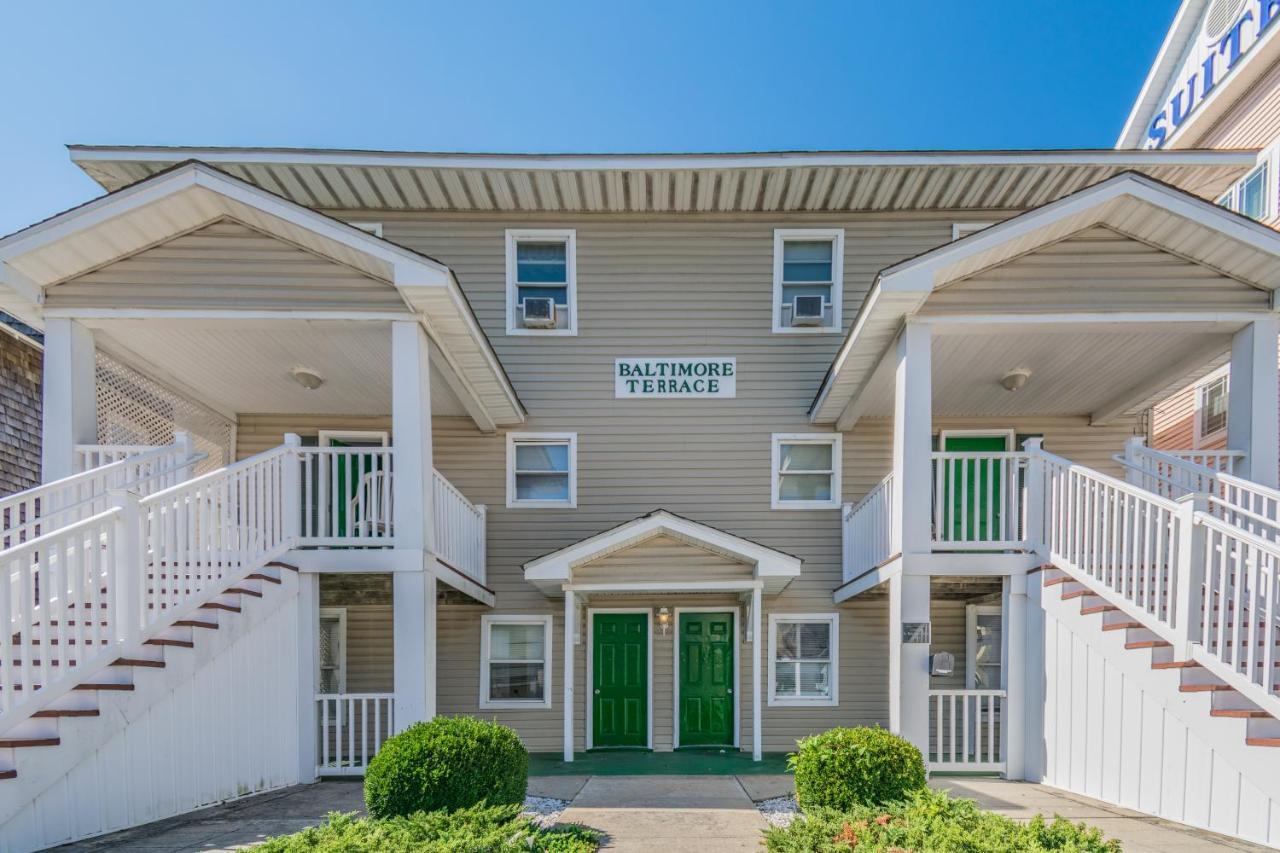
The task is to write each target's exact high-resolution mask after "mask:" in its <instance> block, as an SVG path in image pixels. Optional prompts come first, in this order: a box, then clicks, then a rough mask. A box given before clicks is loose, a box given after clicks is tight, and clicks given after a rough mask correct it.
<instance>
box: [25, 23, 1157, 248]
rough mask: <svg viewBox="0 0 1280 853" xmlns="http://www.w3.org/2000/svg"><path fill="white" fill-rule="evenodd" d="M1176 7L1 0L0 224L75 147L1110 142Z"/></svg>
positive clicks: (63, 192) (55, 182)
mask: <svg viewBox="0 0 1280 853" xmlns="http://www.w3.org/2000/svg"><path fill="white" fill-rule="evenodd" d="M1177 6H1178V3H1177V0H1119V2H1117V0H1067V2H1055V0H951V2H937V0H915V2H901V0H898V1H897V2H895V0H889V2H885V0H844V2H812V3H801V2H790V3H783V2H779V3H759V2H751V0H745V2H696V0H686V2H631V3H625V4H621V3H619V4H610V3H602V2H582V3H554V2H543V3H528V2H526V3H518V4H516V3H511V4H506V3H488V2H482V1H481V0H469V2H451V3H440V4H437V3H428V2H409V1H408V0H403V2H376V0H364V2H343V3H336V2H327V0H309V2H298V3H295V2H277V1H276V0H256V1H255V2H240V0H220V2H217V3H209V2H174V1H173V0H171V2H168V3H142V2H112V3H89V2H75V3H72V2H58V0H41V2H26V3H19V2H9V3H7V4H5V8H4V10H3V11H0V32H4V33H5V39H4V43H3V45H2V46H0V74H2V76H3V79H4V80H5V81H6V82H5V86H4V93H5V96H4V103H3V107H2V108H0V115H2V116H3V118H2V119H0V233H8V232H10V231H13V230H15V229H17V228H20V227H22V226H24V225H27V224H29V223H31V222H34V221H36V220H38V219H41V218H43V217H45V216H48V215H50V214H53V213H56V212H58V211H60V210H63V209H65V208H67V207H70V206H71V205H74V204H78V203H80V202H83V201H85V200H87V199H89V198H92V197H93V196H94V195H96V194H98V193H99V192H100V190H99V189H98V188H97V185H96V184H94V183H93V182H91V181H90V180H89V179H88V178H87V177H85V176H84V175H83V174H82V173H81V172H80V171H79V170H78V169H76V168H75V167H74V166H73V165H71V163H70V162H69V160H68V159H67V154H66V151H65V149H64V147H63V146H64V145H65V144H67V143H73V142H79V143H95V144H167V145H262V146H314V147H340V148H377V149H394V150H419V151H502V152H509V151H510V152H526V151H528V152H548V151H579V152H600V151H619V152H636V151H663V152H665V151H760V150H779V149H937V148H951V149H964V148H1075V147H1091V148H1108V147H1111V146H1112V145H1113V144H1114V142H1115V139H1116V137H1117V135H1118V134H1119V132H1120V127H1121V125H1122V124H1123V121H1124V118H1125V116H1126V114H1127V112H1128V109H1129V106H1130V104H1131V103H1132V101H1133V98H1134V96H1135V95H1136V94H1137V90H1138V87H1139V86H1140V85H1141V83H1142V79H1143V76H1144V75H1145V73H1146V69H1147V67H1148V66H1149V65H1150V62H1151V60H1152V58H1153V57H1154V56H1155V52H1156V50H1157V49H1158V47H1159V44H1160V40H1161V39H1162V37H1163V35H1164V32H1165V29H1166V28H1167V27H1168V24H1169V22H1170V21H1171V20H1172V18H1173V15H1174V12H1175V11H1176V9H1177Z"/></svg>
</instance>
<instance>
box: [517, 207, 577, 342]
mask: <svg viewBox="0 0 1280 853" xmlns="http://www.w3.org/2000/svg"><path fill="white" fill-rule="evenodd" d="M577 269H578V262H577V237H576V234H575V232H574V231H572V230H545V229H544V230H537V231H528V230H510V231H507V332H508V334H513V335H573V334H577V331H578V316H577V315H578V306H577V301H578V297H577V294H578V284H577V277H578V276H577Z"/></svg>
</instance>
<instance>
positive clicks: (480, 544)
mask: <svg viewBox="0 0 1280 853" xmlns="http://www.w3.org/2000/svg"><path fill="white" fill-rule="evenodd" d="M476 514H477V515H478V516H479V517H480V530H479V531H477V534H476V538H477V540H478V541H477V542H476V548H477V550H478V553H477V554H476V557H477V563H476V566H477V567H478V570H479V575H480V576H479V577H478V578H476V580H478V581H480V583H482V584H487V583H488V582H489V581H488V577H489V533H488V531H489V507H487V506H485V505H484V504H476Z"/></svg>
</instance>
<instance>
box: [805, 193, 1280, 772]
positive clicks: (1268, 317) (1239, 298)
mask: <svg viewBox="0 0 1280 853" xmlns="http://www.w3.org/2000/svg"><path fill="white" fill-rule="evenodd" d="M1277 260H1280V237H1277V235H1276V234H1275V233H1274V232H1272V231H1270V230H1269V229H1267V228H1264V227H1261V226H1258V225H1257V224H1256V223H1253V222H1251V221H1248V220H1245V219H1243V218H1241V217H1239V216H1236V215H1234V214H1232V213H1230V212H1228V211H1224V210H1222V209H1221V208H1217V207H1215V206H1214V205H1211V204H1209V203H1207V202H1204V201H1203V200H1201V199H1198V198H1195V197H1192V196H1189V195H1187V194H1185V193H1182V192H1180V191H1178V190H1175V189H1172V188H1170V187H1167V186H1164V185H1161V184H1158V183H1156V182H1154V181H1150V180H1148V179H1146V178H1144V177H1142V176H1140V175H1132V174H1131V175H1123V176H1119V177H1117V178H1113V179H1111V180H1108V181H1106V182H1104V183H1102V184H1099V185H1097V186H1094V187H1091V188H1089V189H1087V190H1083V191H1081V192H1078V193H1076V194H1074V195H1072V196H1068V197H1066V198H1064V199H1062V200H1060V201H1058V202H1054V203H1052V204H1049V205H1046V206H1045V207H1042V208H1038V209H1036V210H1033V211H1031V212H1029V213H1026V214H1023V215H1021V216H1017V217H1014V218H1012V219H1010V220H1007V221H1005V222H1003V223H1001V224H999V225H995V226H992V227H989V228H986V229H984V230H982V231H979V232H977V233H975V234H973V235H971V236H968V237H965V238H962V239H959V240H957V241H955V242H953V243H951V244H948V245H946V246H943V247H941V248H939V249H936V250H934V251H931V252H928V253H926V254H924V255H921V256H919V257H917V258H914V259H911V260H909V261H905V262H903V263H901V264H898V265H895V266H893V267H890V268H888V269H886V270H884V271H882V272H881V274H880V275H879V277H878V279H877V281H876V283H875V285H874V286H873V289H872V292H871V294H870V295H869V297H868V299H867V301H866V303H865V304H864V307H863V310H862V311H861V313H860V314H859V316H858V318H857V320H856V322H855V325H854V328H853V330H852V331H851V333H850V335H849V337H848V338H847V340H846V341H845V344H844V346H843V347H842V349H841V351H840V353H839V355H838V356H837V359H836V362H835V365H834V367H833V369H832V371H831V372H830V373H829V374H828V376H827V378H826V380H825V381H824V383H823V386H822V388H821V390H820V392H819V394H818V396H817V398H816V400H815V402H814V404H813V407H812V409H811V419H812V420H813V421H814V422H815V423H818V424H828V425H831V426H833V427H834V428H835V429H837V430H840V431H852V432H855V433H856V432H858V431H867V430H879V429H883V430H884V431H886V432H887V433H888V434H889V439H890V441H891V444H892V451H891V458H890V464H889V465H888V466H887V467H888V470H887V471H886V476H885V477H884V478H883V479H882V480H880V481H879V482H878V483H874V484H869V488H868V489H867V491H866V492H865V494H864V496H863V497H862V498H861V499H860V500H858V501H857V502H854V503H850V504H846V505H845V506H844V510H843V513H842V524H843V537H844V556H843V562H844V571H843V579H842V580H843V583H842V584H841V586H839V587H838V588H837V589H836V590H835V600H836V601H837V602H840V601H847V600H849V599H851V598H854V597H856V596H859V595H863V594H869V593H870V594H887V595H888V597H889V602H890V618H891V620H892V624H891V636H890V643H891V650H890V655H891V659H890V663H891V667H892V668H893V670H892V672H891V675H890V698H891V706H890V718H891V719H890V724H891V727H892V728H893V729H894V730H895V731H898V732H900V733H903V734H904V735H906V736H908V737H910V738H911V739H912V740H913V741H914V742H916V743H917V745H919V746H920V747H921V749H922V750H927V754H929V755H930V756H931V764H932V765H933V766H934V767H935V768H946V769H956V768H958V767H962V766H971V765H973V764H975V763H976V764H978V765H981V766H985V767H986V768H987V769H993V768H994V769H999V770H1000V771H1001V772H1004V773H1006V775H1008V776H1009V777H1010V778H1020V773H1021V757H1020V751H1021V739H1022V737H1021V732H1020V726H1021V712H1020V711H1019V710H1018V708H1019V705H1020V702H1021V698H1020V695H1019V689H1020V687H1021V686H1022V685H1023V684H1024V683H1025V679H1026V673H1025V669H1024V661H1023V660H1022V659H1021V653H1020V650H1021V647H1022V645H1023V642H1022V640H1021V639H1020V638H1019V637H1018V636H1017V632H1019V631H1021V630H1023V627H1024V625H1025V620H1024V618H1023V616H1022V615H1021V613H1022V612H1023V610H1024V608H1025V606H1026V597H1025V587H1026V576H1027V573H1028V572H1030V571H1035V570H1037V569H1038V568H1039V567H1040V566H1043V565H1044V564H1046V563H1047V562H1049V559H1050V555H1053V557H1054V558H1055V559H1058V558H1061V559H1063V560H1066V561H1068V562H1070V563H1071V564H1072V565H1080V566H1089V567H1094V566H1099V567H1102V568H1101V569H1099V570H1100V571H1107V572H1118V571H1120V570H1119V569H1117V568H1116V567H1117V566H1119V565H1121V564H1123V563H1124V562H1125V556H1124V555H1126V554H1130V555H1135V556H1134V560H1135V561H1136V560H1137V556H1136V555H1140V554H1143V553H1150V554H1156V555H1160V554H1172V553H1173V549H1174V548H1175V547H1176V543H1174V542H1173V541H1172V539H1171V536H1172V534H1171V533H1170V530H1172V528H1173V521H1172V519H1173V517H1174V516H1175V515H1177V514H1179V513H1183V512H1189V511H1190V510H1189V509H1188V508H1181V507H1180V506H1179V505H1177V504H1175V503H1174V502H1173V501H1170V500H1169V498H1168V494H1169V490H1168V489H1167V488H1164V487H1163V486H1161V485H1158V482H1159V483H1163V481H1162V480H1160V478H1161V477H1166V474H1167V473H1168V472H1167V471H1163V470H1162V469H1161V468H1160V466H1161V464H1162V463H1161V462H1160V461H1159V460H1158V459H1157V458H1156V457H1154V456H1152V455H1151V454H1149V453H1147V452H1146V451H1145V449H1144V448H1143V447H1142V436H1143V432H1144V426H1143V421H1142V414H1143V412H1144V411H1145V410H1146V409H1147V408H1148V407H1149V406H1150V405H1151V404H1153V403H1154V402H1156V401H1158V400H1160V399H1162V398H1163V397H1165V396H1167V395H1168V394H1169V393H1171V392H1173V391H1174V390H1176V389H1178V388H1181V387H1183V386H1185V385H1186V384H1187V383H1188V382H1193V381H1195V380H1196V379H1198V378H1200V377H1202V376H1204V375H1206V374H1207V373H1209V372H1211V371H1212V370H1214V369H1216V368H1218V367H1220V366H1221V365H1223V364H1225V363H1227V362H1228V360H1229V361H1230V365H1231V367H1230V371H1231V380H1230V402H1229V406H1228V409H1229V412H1228V439H1227V445H1228V450H1227V451H1224V452H1223V453H1221V454H1217V455H1215V456H1214V457H1213V459H1209V460H1205V459H1198V460H1197V461H1198V462H1202V463H1203V462H1205V461H1208V462H1211V463H1212V464H1213V465H1215V466H1217V467H1221V468H1229V469H1231V470H1234V472H1235V473H1236V475H1238V476H1240V477H1242V478H1245V479H1248V480H1251V481H1254V482H1257V483H1261V484H1263V485H1267V486H1274V485H1275V483H1276V478H1277V473H1278V470H1280V459H1278V456H1277V454H1278V449H1280V435H1278V431H1277V422H1278V420H1280V418H1278V412H1280V408H1278V405H1277V369H1276V359H1275V349H1276V343H1277V331H1278V329H1280V325H1278V324H1277V321H1276V317H1275V313H1274V304H1275V296H1274V294H1275V290H1276V288H1277V286H1278V285H1280V264H1277V263H1276V262H1277ZM1188 453H1189V451H1188ZM1185 491H1186V490H1183V491H1181V492H1179V493H1178V496H1181V495H1182V494H1185ZM1169 559H1172V558H1171V557H1170V558H1169ZM1147 562H1148V563H1149V562H1150V560H1148V561H1147ZM1144 565H1145V563H1144ZM1107 567H1110V568H1107ZM1088 571H1092V568H1091V569H1088ZM1126 571H1128V570H1126ZM941 579H948V580H954V579H976V580H982V581H983V582H986V583H995V584H997V585H999V586H998V591H999V596H998V598H997V601H998V606H999V613H1000V614H1001V618H1002V620H1003V621H1002V625H1003V628H1002V637H1004V649H1005V655H1004V656H1002V658H1001V661H1002V663H1003V665H1004V667H1005V669H1006V673H1005V674H1004V675H1003V676H1002V679H1003V682H1002V685H1001V687H1000V688H999V690H998V691H997V690H996V689H995V688H992V690H989V691H987V692H979V693H976V694H975V693H972V692H970V691H971V690H973V689H975V688H971V687H969V686H966V687H964V688H959V687H948V688H940V687H936V686H935V685H934V684H933V681H936V677H937V676H936V675H935V676H931V675H930V673H931V672H934V669H935V668H936V664H937V656H936V655H935V654H931V646H930V642H931V641H930V636H931V627H932V626H933V625H934V624H936V623H935V619H936V616H935V610H936V607H935V605H936V603H937V601H938V599H937V596H936V589H933V588H932V585H933V584H936V583H937V582H938V581H939V580H941ZM1135 582H1136V581H1135ZM1124 583H1125V584H1129V583H1130V581H1129V580H1125V581H1124ZM873 590H874V591H875V592H874V593H872V591H873ZM1160 606H1163V605H1160ZM953 690H960V691H961V692H959V693H955V692H948V691H953ZM939 691H941V692H939ZM993 691H995V692H993ZM988 750H990V751H989V752H988ZM979 751H982V756H981V759H979Z"/></svg>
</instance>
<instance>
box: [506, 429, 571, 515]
mask: <svg viewBox="0 0 1280 853" xmlns="http://www.w3.org/2000/svg"><path fill="white" fill-rule="evenodd" d="M577 479H578V436H577V435H576V434H575V433H550V432H526V433H508V434H507V506H509V507H513V508H514V507H574V506H577V505H578V483H577Z"/></svg>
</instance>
